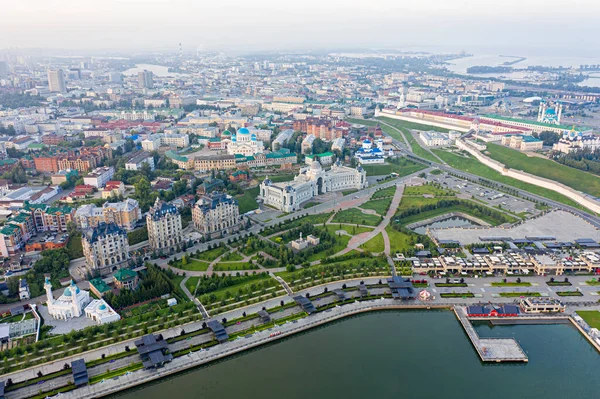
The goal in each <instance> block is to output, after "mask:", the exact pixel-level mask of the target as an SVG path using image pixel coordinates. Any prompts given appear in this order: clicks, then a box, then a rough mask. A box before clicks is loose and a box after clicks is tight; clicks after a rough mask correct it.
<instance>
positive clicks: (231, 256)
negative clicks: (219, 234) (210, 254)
mask: <svg viewBox="0 0 600 399" xmlns="http://www.w3.org/2000/svg"><path fill="white" fill-rule="evenodd" d="M243 259H244V257H243V256H242V255H240V253H239V252H237V251H232V252H228V253H226V254H225V255H223V256H222V257H221V260H222V261H223V262H228V261H231V262H235V261H240V260H243Z"/></svg>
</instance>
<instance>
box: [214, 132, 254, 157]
mask: <svg viewBox="0 0 600 399" xmlns="http://www.w3.org/2000/svg"><path fill="white" fill-rule="evenodd" d="M222 136H223V135H222ZM263 151H264V144H263V142H262V141H259V140H258V139H257V138H256V134H255V133H252V134H250V131H249V130H248V129H246V128H245V127H242V128H240V129H238V131H237V133H236V134H231V142H230V143H229V144H228V145H227V153H228V154H229V155H236V154H239V155H244V156H252V155H256V154H260V153H262V152H263Z"/></svg>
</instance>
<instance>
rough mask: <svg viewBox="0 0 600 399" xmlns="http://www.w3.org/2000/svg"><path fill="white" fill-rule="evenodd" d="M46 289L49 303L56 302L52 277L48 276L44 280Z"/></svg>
mask: <svg viewBox="0 0 600 399" xmlns="http://www.w3.org/2000/svg"><path fill="white" fill-rule="evenodd" d="M44 289H45V290H46V299H47V300H48V304H51V303H52V302H54V297H53V296H52V283H51V282H50V277H49V276H46V280H45V281H44Z"/></svg>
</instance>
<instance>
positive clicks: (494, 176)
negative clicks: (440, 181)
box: [433, 150, 589, 211]
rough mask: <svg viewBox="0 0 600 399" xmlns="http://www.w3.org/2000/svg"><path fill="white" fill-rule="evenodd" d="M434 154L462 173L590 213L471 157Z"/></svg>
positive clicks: (550, 191) (560, 196)
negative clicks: (504, 174)
mask: <svg viewBox="0 0 600 399" xmlns="http://www.w3.org/2000/svg"><path fill="white" fill-rule="evenodd" d="M433 152H435V153H436V155H437V156H439V157H440V158H442V159H443V160H444V161H446V163H448V165H450V166H452V167H453V168H456V169H460V170H462V171H465V172H469V173H472V174H474V175H477V176H481V177H483V178H486V179H489V180H494V181H497V182H499V183H503V184H507V185H509V186H512V187H515V188H517V189H521V190H524V191H528V192H530V193H533V194H537V195H540V196H542V197H545V198H548V199H551V200H554V201H557V202H560V203H563V204H565V205H569V206H572V207H575V208H578V209H582V210H585V211H589V210H588V209H587V208H585V207H583V206H581V205H579V204H578V203H576V202H575V201H573V200H571V199H569V198H567V197H565V196H564V195H562V194H559V193H557V192H555V191H552V190H549V189H547V188H543V187H539V186H536V185H533V184H529V183H525V182H522V181H520V180H517V179H513V178H512V177H508V176H503V175H502V174H501V173H500V172H496V171H495V170H494V169H492V168H489V167H487V166H485V165H484V164H482V163H481V162H479V161H478V160H476V159H475V158H473V157H471V156H468V157H466V156H460V155H457V154H455V153H452V152H449V151H444V150H433Z"/></svg>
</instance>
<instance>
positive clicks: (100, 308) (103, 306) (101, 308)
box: [98, 304, 106, 310]
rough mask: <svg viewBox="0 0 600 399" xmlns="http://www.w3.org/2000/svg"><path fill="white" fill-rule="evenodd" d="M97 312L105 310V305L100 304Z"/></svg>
mask: <svg viewBox="0 0 600 399" xmlns="http://www.w3.org/2000/svg"><path fill="white" fill-rule="evenodd" d="M98 310H106V305H105V304H102V305H100V306H98Z"/></svg>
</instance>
